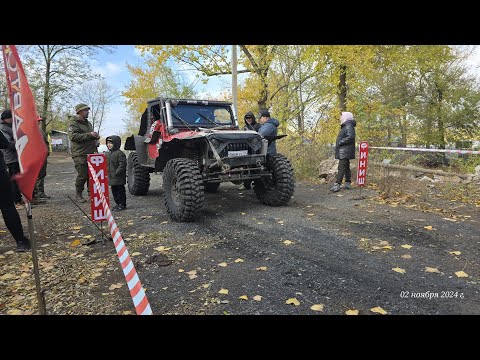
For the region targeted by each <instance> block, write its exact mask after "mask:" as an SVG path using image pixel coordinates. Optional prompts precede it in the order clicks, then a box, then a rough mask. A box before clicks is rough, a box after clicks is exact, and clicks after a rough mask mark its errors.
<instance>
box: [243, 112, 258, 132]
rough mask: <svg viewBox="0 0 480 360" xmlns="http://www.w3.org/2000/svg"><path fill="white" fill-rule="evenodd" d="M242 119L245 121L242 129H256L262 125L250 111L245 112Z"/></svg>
mask: <svg viewBox="0 0 480 360" xmlns="http://www.w3.org/2000/svg"><path fill="white" fill-rule="evenodd" d="M243 120H244V121H245V126H244V127H243V130H253V131H258V129H259V128H260V126H262V125H261V124H259V123H257V121H256V120H255V115H254V114H253V112H251V111H249V112H247V113H246V114H245V116H244V117H243Z"/></svg>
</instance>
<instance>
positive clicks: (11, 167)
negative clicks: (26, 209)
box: [0, 109, 23, 206]
mask: <svg viewBox="0 0 480 360" xmlns="http://www.w3.org/2000/svg"><path fill="white" fill-rule="evenodd" d="M0 118H1V120H0V130H1V131H2V132H3V134H4V135H5V138H6V139H7V141H8V146H7V147H6V148H5V149H3V150H2V152H3V155H4V160H5V164H6V165H7V168H8V173H9V174H10V177H12V176H13V175H15V174H18V173H19V172H20V164H19V163H18V155H17V150H16V149H15V138H14V137H13V128H12V123H13V117H12V112H11V110H10V109H7V110H4V111H3V112H2V115H1V116H0ZM11 184H12V185H11V186H12V191H13V200H14V202H15V204H16V205H17V206H20V205H21V204H22V203H23V200H22V194H21V193H20V190H19V189H18V185H17V182H16V181H14V180H13V181H11Z"/></svg>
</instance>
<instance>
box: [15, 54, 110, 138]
mask: <svg viewBox="0 0 480 360" xmlns="http://www.w3.org/2000/svg"><path fill="white" fill-rule="evenodd" d="M100 50H103V51H107V52H111V51H112V50H113V47H112V46H105V45H32V46H30V47H29V49H28V50H27V51H26V53H25V58H26V64H27V66H26V71H28V73H29V74H28V75H29V80H30V79H32V83H31V84H30V85H31V86H32V87H34V88H35V87H37V88H40V92H41V99H42V101H41V103H40V104H38V105H39V106H38V108H39V109H38V110H39V113H40V116H41V117H42V118H44V119H47V121H46V122H42V126H43V130H46V125H48V123H49V122H50V121H51V114H52V111H51V108H52V103H53V102H54V101H58V102H61V101H65V100H66V99H65V98H62V97H65V96H70V91H71V90H72V88H74V87H75V85H78V84H79V83H82V82H84V81H86V80H89V79H91V78H92V76H94V74H92V73H91V69H90V65H89V60H91V59H92V58H94V57H95V55H97V54H98V52H99V51H100ZM32 91H33V89H32Z"/></svg>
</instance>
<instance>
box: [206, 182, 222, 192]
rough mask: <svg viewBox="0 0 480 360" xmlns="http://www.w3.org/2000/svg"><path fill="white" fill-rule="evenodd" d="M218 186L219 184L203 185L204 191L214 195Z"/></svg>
mask: <svg viewBox="0 0 480 360" xmlns="http://www.w3.org/2000/svg"><path fill="white" fill-rule="evenodd" d="M219 186H220V183H207V184H205V191H206V192H208V193H215V192H217V189H218V187H219Z"/></svg>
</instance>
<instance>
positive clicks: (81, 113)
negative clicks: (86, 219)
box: [68, 104, 100, 202]
mask: <svg viewBox="0 0 480 360" xmlns="http://www.w3.org/2000/svg"><path fill="white" fill-rule="evenodd" d="M75 111H76V112H77V115H75V116H71V117H70V119H69V120H70V121H69V125H68V137H69V138H70V141H71V142H72V159H73V162H74V163H75V170H77V178H76V180H75V189H76V191H77V194H76V196H75V200H77V201H78V202H87V200H86V199H85V198H84V197H83V196H82V192H83V188H84V186H85V183H87V190H88V164H87V154H95V153H97V152H98V151H97V146H98V139H100V135H98V133H97V132H96V131H93V125H92V124H91V123H90V122H89V121H88V112H89V111H90V108H89V107H88V105H86V104H78V105H77V106H75Z"/></svg>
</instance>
